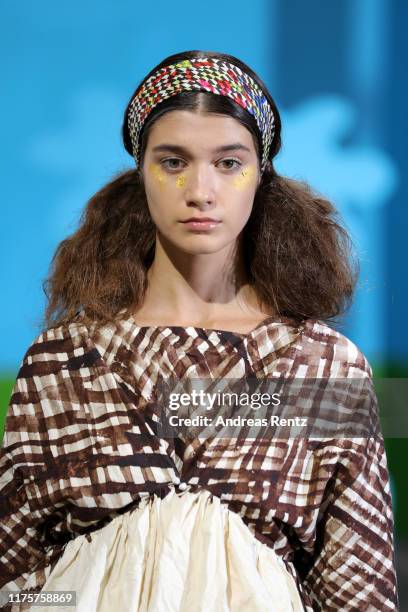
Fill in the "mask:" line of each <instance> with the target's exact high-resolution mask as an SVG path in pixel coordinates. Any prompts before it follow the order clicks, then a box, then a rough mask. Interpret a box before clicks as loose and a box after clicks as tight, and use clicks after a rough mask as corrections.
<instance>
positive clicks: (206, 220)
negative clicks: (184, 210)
mask: <svg viewBox="0 0 408 612" xmlns="http://www.w3.org/2000/svg"><path fill="white" fill-rule="evenodd" d="M181 223H182V224H183V225H185V226H186V227H188V228H189V229H195V230H208V229H213V228H214V227H217V226H218V225H220V224H221V221H219V220H218V219H212V218H210V217H201V218H200V217H192V218H191V219H186V220H185V221H181Z"/></svg>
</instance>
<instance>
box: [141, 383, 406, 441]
mask: <svg viewBox="0 0 408 612" xmlns="http://www.w3.org/2000/svg"><path fill="white" fill-rule="evenodd" d="M375 382H377V390H376V388H375V386H374V384H373V380H372V379H371V378H370V377H368V376H360V377H356V378H284V377H283V376H278V377H276V378H268V379H265V378H263V379H258V378H238V379H236V378H218V379H203V378H185V379H177V378H175V377H170V378H165V379H161V380H159V381H158V382H157V385H156V386H155V388H154V393H153V394H152V396H151V399H150V403H149V406H150V411H151V415H152V418H153V419H154V421H155V423H156V429H157V433H158V434H159V435H161V436H163V437H167V438H173V437H174V438H176V437H180V438H182V439H185V440H188V439H193V438H197V437H198V438H207V437H219V438H223V439H226V438H227V439H228V438H230V439H238V438H242V437H245V438H256V439H261V438H262V439H275V438H279V439H280V438H292V437H303V438H316V439H325V438H326V439H327V438H370V437H374V436H377V435H378V434H379V432H380V431H382V432H383V433H385V435H389V436H390V437H394V436H395V437H408V417H407V412H408V411H407V410H406V407H407V405H408V404H407V403H405V399H407V398H408V384H407V383H408V381H407V379H399V392H398V393H395V384H394V383H395V380H394V379H381V381H380V382H382V385H380V387H381V388H380V389H379V391H380V392H379V393H378V382H379V381H375ZM378 395H379V396H381V399H382V400H383V403H385V408H384V411H385V413H386V414H385V420H384V419H382V418H381V419H380V416H381V415H380V410H379V403H378ZM396 396H397V397H398V401H397V402H395V401H393V402H391V399H390V398H391V397H394V400H395V397H396ZM391 404H392V405H391ZM391 415H392V416H391Z"/></svg>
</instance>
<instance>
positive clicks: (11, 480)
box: [0, 328, 87, 591]
mask: <svg viewBox="0 0 408 612" xmlns="http://www.w3.org/2000/svg"><path fill="white" fill-rule="evenodd" d="M82 344H83V337H82V336H81V334H79V333H77V334H76V335H75V337H72V335H71V334H70V333H67V332H66V331H63V328H58V329H57V330H48V331H47V332H44V333H43V334H41V335H40V336H39V337H38V338H37V339H36V340H35V341H34V342H33V343H32V345H31V346H30V347H29V349H28V350H27V352H26V354H25V356H24V358H23V360H22V363H21V367H20V369H19V372H18V374H17V378H16V381H15V384H14V387H13V390H12V395H11V399H10V402H9V406H8V411H7V414H6V423H5V433H4V438H3V443H2V447H1V449H0V589H2V590H5V591H19V590H22V589H30V590H33V591H39V590H40V589H41V588H42V586H43V584H44V582H45V580H46V578H47V577H48V573H49V571H50V570H51V569H52V567H53V565H54V564H55V563H56V561H57V560H58V558H59V556H60V554H61V552H62V550H63V546H64V544H66V541H63V538H61V541H58V539H57V538H56V539H55V541H54V540H53V538H52V537H51V538H50V533H51V532H52V526H53V524H54V523H55V522H56V521H57V520H58V515H59V514H58V513H59V510H58V506H59V504H60V498H61V495H60V492H59V490H58V489H57V488H54V489H53V486H52V484H51V483H52V482H58V479H59V478H63V474H62V471H63V468H62V466H61V464H60V463H57V462H56V460H55V459H56V455H55V452H56V451H55V449H53V440H52V438H53V437H54V438H55V437H56V436H57V434H58V432H59V431H60V430H61V427H63V426H66V425H67V423H65V421H66V420H67V417H66V416H64V414H66V412H65V410H66V406H67V404H68V402H70V401H71V399H72V396H73V390H72V386H73V382H74V379H73V378H72V375H71V374H70V367H71V362H72V360H73V359H77V360H78V359H83V357H82V356H81V354H83V353H84V349H83V347H82ZM75 355H78V357H75ZM69 358H70V359H71V361H70V362H69V364H68V366H67V360H68V359H69ZM86 365H87V364H86ZM76 382H78V381H76ZM69 394H71V395H69ZM75 401H80V398H79V399H76V400H75ZM51 475H52V478H53V480H51Z"/></svg>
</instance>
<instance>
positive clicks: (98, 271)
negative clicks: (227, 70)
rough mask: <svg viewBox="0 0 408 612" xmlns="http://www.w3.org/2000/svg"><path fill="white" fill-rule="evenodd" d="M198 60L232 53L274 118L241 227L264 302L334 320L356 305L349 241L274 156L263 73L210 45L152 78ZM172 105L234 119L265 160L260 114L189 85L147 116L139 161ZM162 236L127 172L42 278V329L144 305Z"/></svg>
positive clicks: (137, 180) (283, 311)
mask: <svg viewBox="0 0 408 612" xmlns="http://www.w3.org/2000/svg"><path fill="white" fill-rule="evenodd" d="M199 57H213V58H218V59H221V60H226V61H228V62H231V63H233V64H235V65H237V66H239V67H240V68H241V69H242V70H244V71H245V72H247V73H248V74H250V76H251V77H252V78H253V79H254V81H256V82H257V83H258V85H259V87H260V88H261V89H262V90H263V92H264V93H265V96H266V97H267V98H268V100H269V103H270V105H271V107H272V109H273V112H274V115H275V134H274V139H273V142H272V146H271V150H270V156H269V160H268V163H267V167H266V169H265V171H264V173H263V175H262V180H261V182H260V184H259V187H258V189H257V192H256V194H255V198H254V204H253V209H252V212H251V215H250V217H249V219H248V222H247V224H246V225H245V227H244V229H243V236H242V239H243V246H244V256H245V263H246V272H247V275H248V282H249V283H250V284H251V285H253V287H254V289H255V291H256V294H257V296H258V298H259V299H260V301H261V302H262V303H263V304H265V305H266V306H267V307H270V308H271V309H272V310H273V311H274V312H276V313H277V315H278V316H287V317H291V318H294V319H296V320H298V321H302V320H304V319H308V318H317V319H320V320H325V321H330V320H333V321H334V320H335V319H336V318H338V317H339V316H340V315H342V314H344V313H345V312H346V310H347V309H348V308H349V306H350V303H351V299H352V296H353V292H354V288H355V283H356V280H357V276H358V264H357V263H356V262H355V261H354V259H353V257H352V243H351V240H350V237H349V235H348V233H347V231H346V230H345V229H344V227H343V226H342V224H341V221H340V219H339V215H338V212H337V211H336V209H335V207H334V206H333V205H332V204H331V203H330V202H329V201H328V200H326V199H324V198H323V197H321V196H320V195H319V194H318V193H315V192H314V191H313V190H312V189H311V187H310V186H309V185H308V184H307V183H306V182H301V181H296V180H293V179H290V178H287V177H284V176H280V175H279V174H278V173H277V172H276V171H275V169H274V165H273V160H274V158H275V157H276V155H277V154H278V152H279V150H280V148H281V120H280V115H279V111H278V109H277V108H276V105H275V102H274V101H273V99H272V97H271V95H270V94H269V92H268V90H267V88H266V86H265V84H264V83H263V82H262V80H261V79H260V78H259V77H258V75H257V74H256V73H254V71H253V70H252V69H251V68H250V67H249V66H247V65H246V64H244V63H243V62H242V61H240V60H239V59H237V58H236V57H233V56H231V55H227V54H223V53H217V52H213V51H187V52H183V53H178V54H175V55H171V56H169V57H167V58H166V59H164V60H163V61H162V62H161V63H160V64H158V65H157V66H155V67H154V68H153V69H152V70H151V71H150V72H149V74H148V75H147V76H146V77H145V79H147V78H148V77H149V76H150V75H151V74H153V72H155V71H156V70H157V69H160V68H162V67H163V66H166V65H168V64H170V63H173V62H177V61H182V60H185V59H191V58H199ZM145 79H143V81H142V82H141V83H140V84H139V86H138V87H137V89H136V90H135V92H134V93H133V94H132V96H131V100H132V99H133V97H134V95H135V94H136V93H137V91H138V89H139V88H140V87H141V85H142V83H143V82H144V80H145ZM129 104H130V102H129ZM128 109H129V105H128V107H127V108H126V110H125V114H124V120H123V126H122V137H123V144H124V147H125V149H126V151H127V152H128V153H129V154H130V155H132V145H131V141H130V136H129V129H128V121H127V115H128ZM173 110H190V111H197V110H199V111H200V112H207V113H217V114H225V115H228V116H229V117H233V118H234V119H236V120H237V121H239V122H240V123H241V124H242V125H243V126H244V127H246V128H247V129H248V130H249V131H250V132H251V134H252V136H253V139H254V143H255V146H256V150H257V153H258V159H259V163H261V158H260V152H261V146H262V145H261V142H262V140H261V135H260V132H259V129H258V126H257V124H256V121H255V119H254V118H253V116H252V115H250V114H249V113H248V112H247V111H246V110H245V109H243V108H241V107H240V106H239V105H238V104H236V103H235V102H234V101H233V100H231V99H230V98H227V97H225V96H219V95H216V94H213V93H210V92H201V91H189V92H183V93H180V94H178V95H177V96H173V97H171V98H169V99H167V100H164V101H163V102H161V103H160V104H159V105H158V106H156V107H155V108H154V109H153V111H152V112H151V113H150V115H149V116H148V118H147V120H146V122H145V124H144V126H143V130H142V133H141V163H142V164H143V158H144V153H145V149H146V144H147V140H148V135H149V130H150V128H151V126H152V125H153V123H154V122H155V121H157V120H158V119H159V118H160V117H161V116H162V115H163V114H164V113H167V112H170V111H173ZM155 235H156V228H155V225H154V223H153V221H152V219H151V217H150V213H149V210H148V206H147V200H146V195H145V191H144V187H143V183H142V178H141V175H140V173H139V169H137V168H135V169H132V170H127V171H125V172H121V173H120V174H118V175H116V176H115V177H114V178H113V180H112V181H111V182H109V183H108V184H106V185H105V186H104V187H103V188H102V189H100V190H99V191H98V192H97V193H96V194H95V195H94V196H93V197H92V198H91V199H90V200H89V202H88V203H87V205H86V207H85V209H84V211H83V213H82V216H81V219H80V223H79V227H78V229H77V230H76V231H75V232H74V233H73V234H72V235H70V236H68V237H67V238H65V239H64V240H63V241H62V242H61V243H60V244H59V246H58V247H57V249H56V252H55V254H54V256H53V259H52V262H51V266H50V270H49V275H48V277H47V279H46V280H45V281H44V283H43V288H44V291H45V294H46V296H47V300H48V304H47V307H46V310H45V316H44V321H43V325H44V328H50V327H53V326H57V325H61V324H63V323H67V322H69V321H71V320H73V319H74V318H75V316H76V315H77V314H78V312H79V311H81V310H82V311H83V313H84V314H85V317H86V318H88V317H89V318H90V319H92V320H93V321H96V323H97V324H98V325H99V324H101V325H102V324H104V323H106V322H108V321H111V320H115V319H116V318H117V317H118V315H119V312H120V311H123V310H124V311H125V312H124V313H123V312H122V314H121V316H126V315H130V314H131V313H132V312H134V311H135V310H137V308H139V306H141V304H142V303H143V298H144V294H145V291H146V287H147V277H146V272H147V270H148V268H149V267H150V265H151V264H152V261H153V258H154V249H155Z"/></svg>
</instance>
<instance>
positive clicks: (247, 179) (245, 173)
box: [232, 166, 256, 191]
mask: <svg viewBox="0 0 408 612" xmlns="http://www.w3.org/2000/svg"><path fill="white" fill-rule="evenodd" d="M255 181H256V171H255V166H245V167H244V168H243V169H242V170H241V172H240V173H239V174H238V176H236V177H235V178H234V180H233V182H232V184H233V187H234V189H235V190H236V191H246V190H247V189H249V187H254V186H255Z"/></svg>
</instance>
